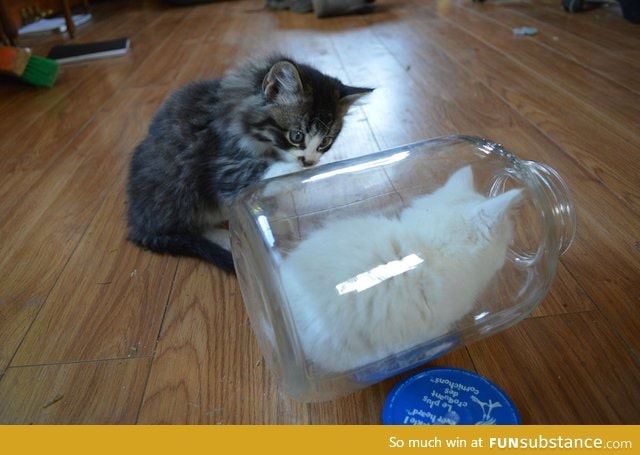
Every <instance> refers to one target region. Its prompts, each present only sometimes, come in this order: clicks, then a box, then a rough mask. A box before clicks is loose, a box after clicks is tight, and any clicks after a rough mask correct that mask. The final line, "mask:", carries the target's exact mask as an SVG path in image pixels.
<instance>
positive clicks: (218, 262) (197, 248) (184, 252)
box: [130, 234, 235, 272]
mask: <svg viewBox="0 0 640 455" xmlns="http://www.w3.org/2000/svg"><path fill="white" fill-rule="evenodd" d="M130 240H131V241H132V242H133V243H135V244H137V245H139V246H141V247H143V248H147V249H148V250H151V251H153V252H155V253H165V254H170V255H172V256H190V257H195V258H200V259H203V260H205V261H207V262H209V263H211V264H213V265H215V266H216V267H218V268H220V269H222V270H224V271H225V272H233V271H234V270H235V269H234V266H233V257H232V256H231V252H230V251H228V250H226V249H224V248H222V247H221V246H220V245H218V244H216V243H213V242H211V241H210V240H208V239H206V238H204V237H202V236H199V235H190V234H172V235H168V234H165V235H157V236H153V237H145V238H143V239H139V238H133V237H131V238H130Z"/></svg>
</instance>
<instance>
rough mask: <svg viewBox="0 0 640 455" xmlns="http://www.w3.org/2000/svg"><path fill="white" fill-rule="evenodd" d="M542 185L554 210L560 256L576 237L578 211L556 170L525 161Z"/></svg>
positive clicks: (542, 164) (541, 164)
mask: <svg viewBox="0 0 640 455" xmlns="http://www.w3.org/2000/svg"><path fill="white" fill-rule="evenodd" d="M523 164H524V165H525V166H527V167H528V168H529V170H530V171H531V172H532V173H533V175H534V176H535V177H536V179H537V180H538V183H540V185H541V187H542V189H543V190H544V192H545V194H546V196H547V198H548V200H549V203H550V205H551V208H552V214H553V221H554V224H555V226H556V229H557V234H558V241H559V244H558V245H559V251H560V255H563V254H564V253H566V252H567V250H568V249H569V247H571V244H572V243H573V241H574V240H575V237H576V211H575V207H574V205H573V201H572V199H571V193H570V192H569V188H568V187H567V184H566V183H565V181H564V180H563V179H562V177H560V174H558V173H557V172H556V171H555V169H553V168H551V167H550V166H547V165H546V164H544V163H538V162H537V161H523Z"/></svg>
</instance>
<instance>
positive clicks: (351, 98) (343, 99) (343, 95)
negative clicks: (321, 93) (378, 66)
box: [340, 84, 374, 108]
mask: <svg viewBox="0 0 640 455" xmlns="http://www.w3.org/2000/svg"><path fill="white" fill-rule="evenodd" d="M373 90H374V89H372V88H367V87H352V86H350V85H344V84H341V85H340V104H341V105H343V106H344V107H345V108H348V107H349V106H350V105H351V104H353V103H354V102H355V101H356V100H357V99H358V98H360V96H361V95H365V94H367V93H369V92H373Z"/></svg>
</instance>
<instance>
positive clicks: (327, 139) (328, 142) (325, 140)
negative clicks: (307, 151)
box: [318, 136, 333, 152]
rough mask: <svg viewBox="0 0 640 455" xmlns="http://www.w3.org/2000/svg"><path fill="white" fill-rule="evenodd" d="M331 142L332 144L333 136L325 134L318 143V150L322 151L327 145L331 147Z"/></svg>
mask: <svg viewBox="0 0 640 455" xmlns="http://www.w3.org/2000/svg"><path fill="white" fill-rule="evenodd" d="M331 144H333V138H332V137H328V136H327V137H325V138H323V139H322V142H320V145H319V146H318V151H320V152H324V151H325V150H327V149H328V148H329V147H331Z"/></svg>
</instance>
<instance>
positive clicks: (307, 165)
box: [298, 156, 315, 167]
mask: <svg viewBox="0 0 640 455" xmlns="http://www.w3.org/2000/svg"><path fill="white" fill-rule="evenodd" d="M298 160H300V162H301V163H302V165H303V166H304V167H309V166H313V165H314V164H315V162H313V161H307V160H306V158H305V157H304V156H300V157H298Z"/></svg>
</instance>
